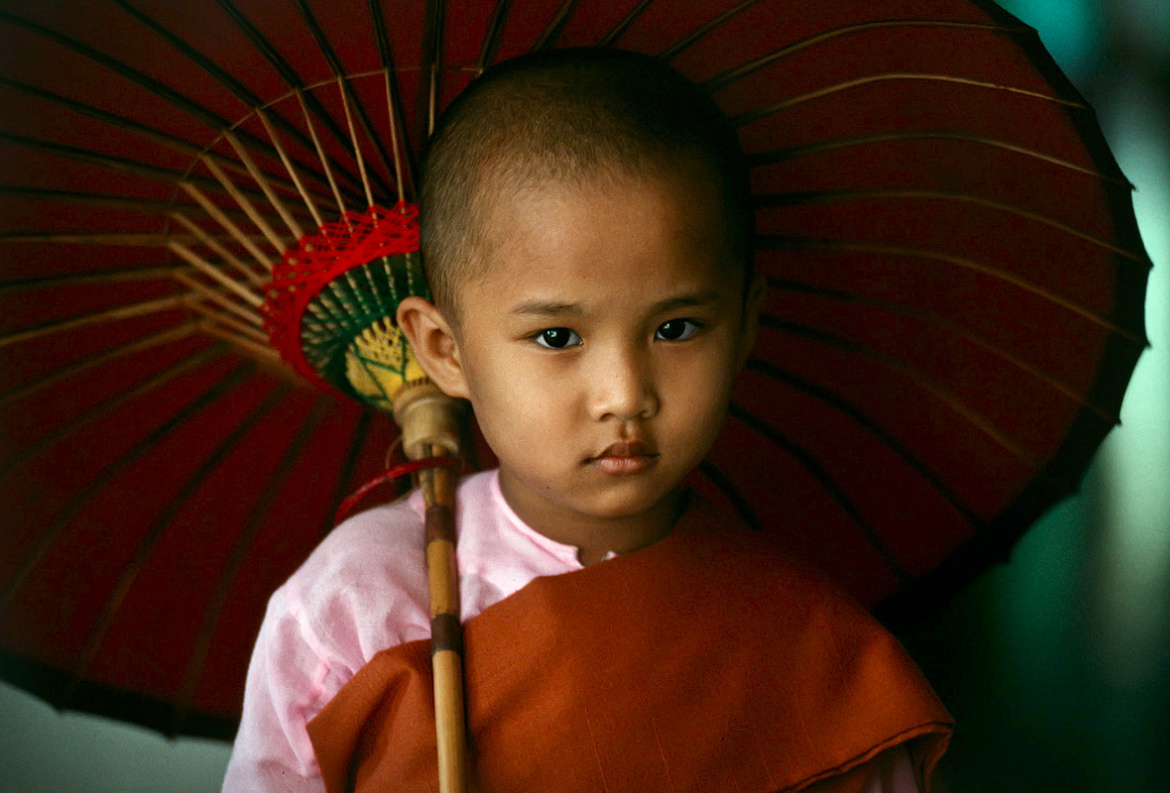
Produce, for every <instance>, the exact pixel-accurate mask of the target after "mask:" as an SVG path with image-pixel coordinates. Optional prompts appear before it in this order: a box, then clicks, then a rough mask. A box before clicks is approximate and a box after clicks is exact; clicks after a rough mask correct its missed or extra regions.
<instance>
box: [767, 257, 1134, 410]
mask: <svg viewBox="0 0 1170 793" xmlns="http://www.w3.org/2000/svg"><path fill="white" fill-rule="evenodd" d="M768 287H769V288H770V289H777V290H784V291H789V292H801V293H804V294H815V295H818V296H820V297H826V298H829V299H831V300H836V301H839V302H842V303H854V304H858V305H865V306H870V307H871V308H877V309H880V310H882V311H885V312H887V313H890V314H897V315H901V316H904V317H912V318H914V319H917V320H920V321H922V322H926V323H928V324H930V325H934V326H935V327H936V328H941V329H943V330H946V331H947V332H949V333H951V334H954V335H955V336H958V337H960V338H962V339H964V340H966V341H968V342H970V343H971V344H973V345H974V346H976V347H979V348H980V349H982V350H984V351H985V352H988V353H991V355H993V356H994V357H996V358H998V359H1000V360H1002V361H1005V362H1006V363H1008V364H1010V365H1011V366H1013V367H1014V368H1016V369H1018V370H1019V371H1020V372H1021V373H1023V374H1024V375H1026V376H1028V377H1030V378H1032V379H1034V380H1037V381H1039V382H1041V383H1043V384H1044V385H1045V386H1047V387H1048V388H1051V389H1052V390H1053V391H1057V392H1059V393H1060V394H1062V395H1063V396H1064V397H1065V398H1067V399H1068V400H1069V401H1071V402H1075V403H1077V404H1078V405H1079V406H1080V407H1081V408H1083V409H1085V410H1089V411H1091V412H1093V413H1095V414H1096V415H1097V416H1098V417H1099V418H1100V419H1101V421H1102V422H1105V423H1107V424H1109V425H1111V426H1112V425H1115V424H1119V423H1120V418H1119V416H1118V414H1117V412H1116V411H1110V410H1107V409H1106V408H1105V407H1103V406H1101V405H1098V404H1096V403H1094V402H1091V401H1090V400H1089V399H1088V398H1087V397H1085V396H1082V395H1081V394H1080V393H1079V389H1077V388H1074V387H1073V386H1071V385H1069V384H1067V383H1065V382H1063V381H1061V380H1060V379H1058V378H1057V377H1055V376H1053V375H1051V374H1048V373H1047V372H1044V371H1042V370H1041V369H1040V368H1039V367H1037V366H1034V365H1033V364H1030V363H1028V362H1027V361H1025V360H1024V359H1022V358H1020V357H1019V356H1018V355H1014V354H1013V353H1011V352H1009V351H1008V350H1005V349H1003V348H1002V347H999V346H998V345H996V344H995V343H994V342H992V341H990V340H989V339H987V338H985V337H984V336H982V335H980V334H978V333H975V332H973V331H971V330H969V329H968V328H966V327H964V326H963V325H961V324H960V323H958V322H956V321H955V320H953V319H951V318H949V317H945V316H942V315H940V314H937V313H935V312H932V311H925V310H923V309H920V308H916V307H912V306H908V305H905V304H901V303H894V302H892V301H888V300H877V299H874V298H867V297H863V296H861V295H854V294H847V293H845V292H841V291H839V290H835V289H823V288H820V287H815V286H809V285H807V284H802V283H798V282H795V281H783V280H780V279H775V278H769V279H768ZM1119 335H1120V334H1119ZM1123 338H1124V337H1123ZM1126 340H1127V341H1131V339H1126ZM1141 346H1144V345H1141Z"/></svg>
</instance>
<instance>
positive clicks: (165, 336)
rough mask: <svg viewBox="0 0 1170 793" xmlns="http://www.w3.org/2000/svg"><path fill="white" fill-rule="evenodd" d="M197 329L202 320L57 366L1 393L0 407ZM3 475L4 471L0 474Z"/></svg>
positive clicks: (178, 338) (188, 334) (174, 339)
mask: <svg viewBox="0 0 1170 793" xmlns="http://www.w3.org/2000/svg"><path fill="white" fill-rule="evenodd" d="M196 330H198V323H197V322H196V321H194V320H192V321H190V322H186V323H184V324H182V325H179V326H178V327H174V328H168V329H167V330H164V331H160V332H159V333H155V334H153V335H151V336H146V337H144V338H141V339H138V340H137V341H133V342H129V343H127V344H122V345H120V346H118V347H114V348H113V349H110V350H106V351H105V352H102V353H99V354H97V355H93V356H90V357H89V358H85V359H82V360H80V361H77V362H75V363H72V364H69V365H68V366H62V367H60V368H58V369H54V370H53V372H52V373H50V374H47V375H45V376H44V377H40V378H38V379H36V380H30V381H29V382H27V383H24V384H22V385H19V386H17V387H15V388H13V389H10V390H8V391H5V392H3V393H0V406H3V405H7V404H8V403H9V402H13V401H15V400H18V399H22V398H23V397H26V396H28V395H30V394H35V393H36V392H37V391H42V390H44V389H45V388H48V387H49V386H52V385H56V384H57V383H59V382H61V381H62V380H65V379H67V378H69V377H72V376H74V375H76V374H80V373H82V372H86V371H89V370H90V369H93V368H96V367H98V366H101V365H102V364H105V363H109V362H110V361H115V360H117V359H119V358H122V357H125V356H127V355H132V354H134V353H136V352H141V351H143V350H149V349H151V348H153V347H157V346H159V345H160V344H166V343H168V342H172V341H179V340H181V339H185V338H187V337H188V336H190V335H192V334H193V333H195V331H196ZM2 476H3V474H0V477H2Z"/></svg>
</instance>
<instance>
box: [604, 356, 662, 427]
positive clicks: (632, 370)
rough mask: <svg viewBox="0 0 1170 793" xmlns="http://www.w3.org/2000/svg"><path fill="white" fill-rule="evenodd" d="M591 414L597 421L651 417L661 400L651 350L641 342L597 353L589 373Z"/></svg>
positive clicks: (655, 412) (656, 410)
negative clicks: (641, 345) (639, 344)
mask: <svg viewBox="0 0 1170 793" xmlns="http://www.w3.org/2000/svg"><path fill="white" fill-rule="evenodd" d="M590 379H591V382H592V387H591V392H592V400H591V402H592V405H591V409H592V413H593V417H594V418H595V419H596V420H598V421H601V420H604V419H607V418H611V417H612V418H617V419H619V420H621V421H630V420H634V419H648V418H652V417H653V416H654V415H655V414H657V413H658V408H659V399H658V390H657V387H656V377H655V374H654V365H653V361H652V360H651V356H650V353H649V350H645V349H642V348H641V347H639V346H638V345H623V346H621V347H615V348H614V349H611V350H610V351H608V353H607V354H605V355H602V356H598V358H597V360H596V366H595V367H593V371H592V372H590Z"/></svg>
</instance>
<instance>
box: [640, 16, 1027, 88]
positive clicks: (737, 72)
mask: <svg viewBox="0 0 1170 793" xmlns="http://www.w3.org/2000/svg"><path fill="white" fill-rule="evenodd" d="M748 5H752V3H751V2H748V3H744V6H748ZM720 21H721V22H722V21H723V20H720ZM713 27H714V26H713V25H712V26H710V27H708V29H707V30H703V34H704V35H705V34H706V33H708V32H710V29H713ZM883 28H951V29H960V30H983V31H986V32H988V33H993V34H1006V35H1009V36H1011V35H1018V34H1021V33H1031V32H1032V31H1031V28H1027V27H1024V26H1022V25H1012V26H1004V25H996V24H990V23H987V22H960V21H957V20H946V19H883V20H878V21H874V22H863V23H861V24H857V25H848V26H846V27H842V28H835V29H833V30H827V31H825V32H824V33H818V34H817V35H815V36H810V37H809V38H807V39H803V40H801V41H798V42H795V43H794V44H790V45H788V46H787V47H781V48H779V49H776V50H773V51H772V52H769V53H768V54H767V55H762V56H760V57H759V58H756V59H755V60H752V61H748V62H747V63H742V64H740V65H739V66H736V67H735V68H734V69H729V70H728V71H726V72H724V73H723V74H720V75H719V76H717V77H713V78H711V79H710V80H707V81H706V82H704V83H703V89H704V90H706V91H718V90H719V89H720V88H725V87H726V86H728V85H730V84H731V83H733V82H735V81H736V80H741V79H743V78H744V77H747V76H748V75H749V74H752V73H754V72H757V71H759V70H760V69H762V68H764V67H765V66H769V65H771V64H773V63H776V62H777V61H780V60H783V59H785V58H787V57H789V56H791V55H795V54H796V53H798V52H800V51H802V50H806V49H808V48H809V47H814V46H816V45H818V44H823V43H825V42H826V41H831V40H832V39H836V38H841V37H843V36H853V35H856V34H858V33H864V32H866V31H870V30H881V29H883ZM698 38H699V36H694V37H692V38H691V39H690V40H688V41H686V42H685V46H681V47H677V48H676V49H672V50H671V51H669V54H668V53H663V54H662V55H661V56H660V57H663V58H666V59H668V60H669V59H670V58H673V57H675V56H676V55H678V54H679V53H680V52H681V51H682V50H683V49H685V48H686V47H687V46H690V45H691V44H693V43H694V42H695V41H696V40H698Z"/></svg>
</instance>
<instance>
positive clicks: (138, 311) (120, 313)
mask: <svg viewBox="0 0 1170 793" xmlns="http://www.w3.org/2000/svg"><path fill="white" fill-rule="evenodd" d="M185 299H186V298H185V296H184V295H182V294H177V295H168V296H166V297H159V298H153V299H150V300H143V301H140V302H138V303H125V304H123V305H120V306H115V307H114V308H108V309H105V310H103V311H95V312H93V313H90V314H83V315H81V316H77V317H70V318H69V319H63V320H54V321H51V322H44V323H41V324H39V325H31V326H29V327H26V328H20V329H19V330H15V331H13V332H11V333H7V334H4V335H3V336H0V349H3V348H4V347H8V346H10V345H13V344H18V343H20V342H24V341H30V340H32V339H39V338H42V337H44V336H51V335H53V334H56V333H64V332H66V331H70V330H76V329H77V328H85V327H89V326H90V325H98V324H101V323H103V322H111V321H115V320H119V319H130V318H132V317H141V316H143V315H146V314H157V313H159V312H162V311H171V310H173V309H176V308H181V307H182V306H183V304H184V300H185Z"/></svg>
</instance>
